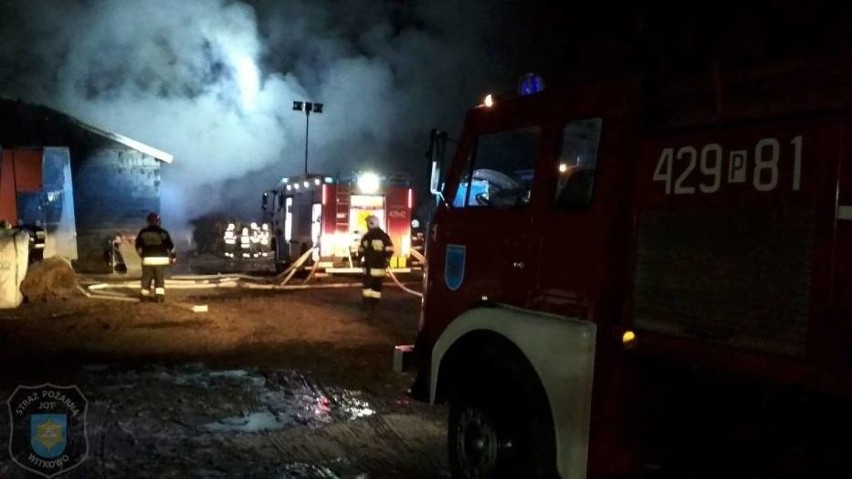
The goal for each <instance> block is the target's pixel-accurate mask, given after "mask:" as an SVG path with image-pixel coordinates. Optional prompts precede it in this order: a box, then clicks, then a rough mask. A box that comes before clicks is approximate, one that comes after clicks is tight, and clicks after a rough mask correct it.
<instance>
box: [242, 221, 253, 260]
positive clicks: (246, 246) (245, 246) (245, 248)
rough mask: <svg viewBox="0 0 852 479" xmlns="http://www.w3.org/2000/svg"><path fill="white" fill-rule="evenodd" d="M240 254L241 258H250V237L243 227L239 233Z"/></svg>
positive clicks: (247, 230) (246, 229)
mask: <svg viewBox="0 0 852 479" xmlns="http://www.w3.org/2000/svg"><path fill="white" fill-rule="evenodd" d="M240 252H241V256H242V257H243V258H250V257H251V237H250V236H249V229H248V228H247V227H245V226H243V229H242V231H240Z"/></svg>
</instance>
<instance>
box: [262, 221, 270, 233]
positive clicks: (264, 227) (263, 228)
mask: <svg viewBox="0 0 852 479" xmlns="http://www.w3.org/2000/svg"><path fill="white" fill-rule="evenodd" d="M260 228H261V229H262V230H263V231H269V225H268V224H266V223H263V224H262V225H261V226H260Z"/></svg>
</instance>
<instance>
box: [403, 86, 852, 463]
mask: <svg viewBox="0 0 852 479" xmlns="http://www.w3.org/2000/svg"><path fill="white" fill-rule="evenodd" d="M776 73H777V72H776ZM823 73H825V75H822V76H821V74H820V72H815V71H813V70H809V71H807V72H805V73H804V74H802V75H798V76H795V78H797V79H798V80H799V83H797V84H795V85H793V86H792V87H791V85H790V84H789V83H787V84H786V86H785V84H782V83H781V82H779V81H778V78H779V77H781V78H782V79H784V77H785V74H784V73H781V74H780V75H778V74H776V75H774V76H772V77H767V76H763V77H761V76H759V74H758V73H755V74H753V76H747V75H745V74H743V75H742V76H739V77H734V76H731V77H730V78H727V79H725V80H724V82H722V83H717V84H715V85H713V83H712V82H709V81H708V82H705V83H704V84H705V85H708V86H709V88H707V89H706V90H705V89H702V88H701V87H700V85H699V86H695V85H692V86H691V87H690V88H692V89H688V88H687V87H683V88H682V89H681V90H677V91H676V90H674V89H672V90H665V91H664V93H667V94H668V93H670V95H669V96H668V97H665V96H661V97H660V98H658V99H657V101H656V102H655V103H648V102H646V96H645V95H644V94H640V92H641V91H642V90H641V89H640V88H638V87H637V85H636V83H634V82H627V83H617V82H613V83H596V84H591V85H589V84H586V85H581V84H577V85H565V86H564V88H560V89H559V90H558V91H557V90H555V89H548V90H544V91H541V89H540V88H536V87H535V86H536V85H532V87H530V85H529V84H526V85H525V88H524V89H526V90H527V93H529V94H522V95H518V96H515V97H512V98H499V97H498V98H494V97H491V98H489V99H488V101H486V102H484V103H483V104H482V105H480V106H478V107H476V108H473V109H472V110H470V111H469V112H468V114H467V117H466V120H465V123H464V126H463V128H462V130H461V134H460V136H459V138H458V139H457V140H455V141H457V149H456V150H455V153H454V155H453V156H452V158H451V160H450V161H449V164H448V165H446V167H444V166H443V160H442V158H441V151H443V148H444V145H446V135H445V134H442V133H435V132H433V141H432V152H433V154H432V157H433V168H432V170H433V181H432V189H433V193H435V194H436V195H437V196H438V199H439V205H438V206H437V208H436V210H435V211H434V212H433V217H432V219H431V221H430V224H429V226H428V230H427V245H426V258H427V268H426V269H427V271H426V274H425V277H424V299H423V307H422V310H421V321H420V329H419V332H418V336H417V341H416V344H415V345H413V346H398V347H397V348H396V351H395V353H396V354H395V358H394V359H395V361H394V363H395V368H396V369H397V370H404V369H409V368H411V367H412V366H414V367H415V368H416V369H417V377H416V379H415V381H414V385H413V387H412V389H411V394H412V395H413V396H414V397H415V398H417V399H420V400H425V401H430V402H432V403H441V402H444V401H447V402H449V403H450V416H449V430H448V441H449V444H448V449H449V457H450V465H451V469H452V472H453V477H483V478H485V477H525V478H539V477H562V478H571V479H574V478H585V477H640V475H642V474H645V473H648V472H649V471H650V472H654V471H656V472H658V473H659V474H666V473H667V474H669V475H668V476H664V477H744V476H747V477H852V476H850V472H849V470H848V469H847V470H846V472H845V473H843V474H845V475H841V476H838V475H837V469H836V467H837V464H839V463H845V461H837V462H831V461H829V459H832V458H833V459H837V458H838V457H840V458H843V457H845V455H848V451H846V449H847V447H846V446H848V445H849V439H848V437H849V436H848V429H844V428H843V427H841V428H839V429H840V431H841V435H840V436H835V438H834V439H832V438H831V436H830V435H826V434H824V433H823V432H822V431H823V430H822V429H821V428H823V427H830V426H836V425H839V424H844V425H845V426H844V427H848V426H849V424H850V421H849V417H848V416H849V410H850V409H852V408H850V407H849V406H850V404H852V403H850V400H849V398H850V396H849V394H850V392H852V346H850V340H851V339H852V160H850V151H849V149H848V147H847V146H848V145H847V143H849V131H850V127H852V115H850V110H849V109H837V108H833V107H835V106H836V105H837V104H839V103H841V102H843V101H845V104H846V105H852V102H850V101H849V100H852V95H849V93H852V92H850V91H849V89H848V88H847V89H846V96H845V97H842V96H841V95H840V93H838V92H837V91H836V90H827V88H830V86H829V81H830V79H831V78H835V77H831V72H823ZM792 78H794V76H793V75H792V74H791V75H790V76H787V77H786V79H788V80H790V79H792ZM842 78H847V77H845V76H844V77H842ZM770 79H771V80H774V81H770ZM530 80H531V79H530V78H528V79H527V81H530ZM532 80H533V81H534V80H535V78H534V77H533V78H532ZM534 83H535V81H534ZM724 87H727V90H726V89H725V88H724ZM522 90H523V89H522ZM530 90H532V91H530ZM808 92H810V93H808ZM829 92H831V93H829ZM675 93H678V95H675ZM680 93H682V95H680ZM704 98H706V99H707V100H708V101H707V103H706V105H707V109H706V110H704V109H698V107H702V108H703V105H705V104H703V103H700V102H701V101H702V99H704ZM769 99H771V101H767V100H769ZM648 105H656V106H660V105H662V106H663V107H664V108H663V109H655V110H654V111H652V110H651V109H649V108H647V106H648ZM655 112H656V113H655ZM840 438H843V439H840ZM843 444H845V445H846V446H843ZM813 457H820V458H821V459H820V460H819V461H817V460H816V459H813ZM826 458H828V459H826ZM823 459H825V460H826V461H827V462H823ZM846 467H847V468H848V466H846ZM773 471H774V472H773ZM779 471H780V472H779ZM641 477H644V476H641Z"/></svg>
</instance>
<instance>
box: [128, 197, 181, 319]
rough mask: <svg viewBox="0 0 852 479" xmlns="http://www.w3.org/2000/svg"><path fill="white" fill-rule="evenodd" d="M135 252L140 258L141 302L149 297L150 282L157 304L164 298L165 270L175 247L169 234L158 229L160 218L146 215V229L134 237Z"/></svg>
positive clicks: (172, 259) (171, 258)
mask: <svg viewBox="0 0 852 479" xmlns="http://www.w3.org/2000/svg"><path fill="white" fill-rule="evenodd" d="M136 251H138V252H139V256H140V257H141V258H142V290H141V294H142V300H143V301H144V300H147V299H148V298H150V297H151V281H154V285H155V289H154V294H155V296H156V300H157V302H158V303H161V302H163V301H164V300H165V296H166V268H168V267H169V265H170V264H171V263H172V262H173V261H174V260H175V245H174V243H173V242H172V238H171V236H169V232H168V231H166V230H164V229H163V228H160V216H159V215H158V214H156V213H151V214H149V215H148V227H147V228H144V229H143V230H141V231H140V232H139V234H138V235H137V236H136Z"/></svg>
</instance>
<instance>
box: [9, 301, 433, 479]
mask: <svg viewBox="0 0 852 479" xmlns="http://www.w3.org/2000/svg"><path fill="white" fill-rule="evenodd" d="M193 304H194V305H207V307H208V312H205V313H193V312H192V311H190V310H189V309H188V308H187V306H188V305H193ZM419 304H420V302H419V298H417V297H415V296H411V295H408V294H406V293H403V292H402V291H400V290H399V289H397V288H395V287H393V286H390V285H389V286H388V287H387V288H386V292H385V297H384V299H383V301H382V304H381V305H380V306H379V307H378V309H377V310H375V311H373V312H371V313H369V314H367V313H365V312H363V311H361V308H360V290H359V289H358V288H336V289H315V290H300V291H272V292H269V291H260V292H259V291H246V290H241V289H240V290H234V289H231V290H200V291H199V290H195V291H187V290H176V289H173V290H169V292H168V300H167V302H166V303H165V304H148V303H126V302H118V301H107V300H99V299H89V298H85V297H83V296H82V295H80V296H74V297H70V298H66V299H64V300H54V301H50V302H39V303H28V304H24V305H22V306H21V307H20V308H17V309H14V310H3V311H0V361H2V364H3V369H2V371H3V373H2V378H0V394H2V395H3V397H4V399H5V398H6V397H8V396H9V394H11V392H12V390H13V389H14V387H15V386H16V385H18V384H39V383H43V382H51V383H54V384H77V385H78V386H79V387H80V388H81V390H83V392H84V394H86V395H87V397H88V398H89V401H90V409H91V410H90V411H89V416H88V422H89V425H90V427H89V431H90V434H89V435H90V437H89V443H90V457H89V458H88V459H87V460H86V462H84V464H83V465H81V466H80V467H79V468H78V469H76V470H74V471H71V472H69V473H67V475H63V476H62V477H340V478H344V477H358V478H368V477H369V478H373V477H424V478H426V477H444V476H445V475H446V473H445V471H444V470H445V465H444V448H445V443H444V439H445V425H444V422H443V420H444V419H443V418H444V417H445V413H446V411H445V410H444V409H443V408H441V407H431V406H428V405H422V404H418V403H413V402H412V401H410V400H409V398H408V397H407V396H406V395H405V390H406V389H407V388H408V387H409V386H410V384H411V381H412V380H413V377H412V376H411V375H408V374H407V375H397V374H395V373H393V372H392V371H391V363H392V351H393V346H394V345H396V344H410V343H413V341H414V336H415V334H416V328H417V318H418V308H419ZM93 398H95V399H94V400H93ZM353 404H354V406H353ZM0 418H1V419H2V421H0V422H4V423H3V424H0V441H3V442H6V441H8V432H7V431H8V426H7V425H6V423H7V422H8V420H9V419H8V417H7V415H6V414H5V413H4V414H2V415H0ZM199 441H200V442H199ZM0 477H29V476H25V475H23V471H21V470H19V469H18V468H17V466H16V465H14V464H12V463H11V461H9V460H8V457H6V455H5V454H4V455H2V456H0Z"/></svg>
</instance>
